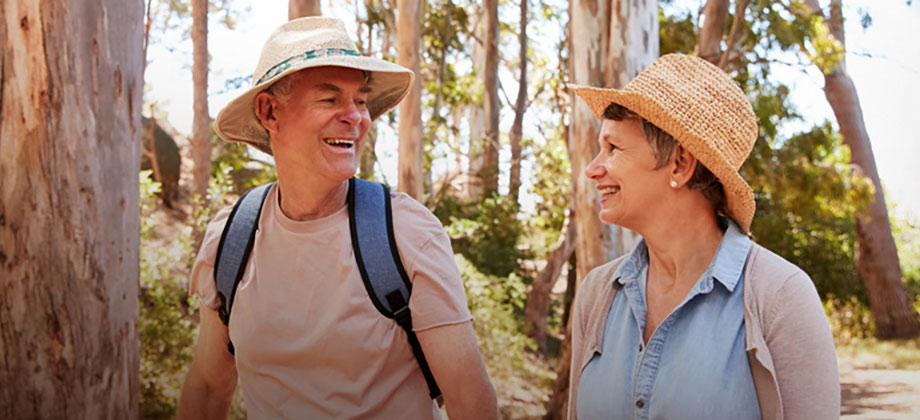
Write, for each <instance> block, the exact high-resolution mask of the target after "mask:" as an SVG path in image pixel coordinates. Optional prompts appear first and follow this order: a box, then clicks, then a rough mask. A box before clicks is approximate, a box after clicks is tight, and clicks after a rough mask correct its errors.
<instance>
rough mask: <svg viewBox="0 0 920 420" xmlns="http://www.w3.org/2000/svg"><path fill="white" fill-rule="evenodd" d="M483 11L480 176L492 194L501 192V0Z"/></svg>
mask: <svg viewBox="0 0 920 420" xmlns="http://www.w3.org/2000/svg"><path fill="white" fill-rule="evenodd" d="M482 8H483V11H485V18H486V37H485V39H484V40H483V43H484V44H485V45H484V46H485V52H486V60H485V68H484V69H483V80H484V82H485V92H484V94H483V97H482V103H483V110H484V112H485V123H486V132H485V136H484V137H483V143H482V167H481V168H480V176H479V178H480V179H481V180H482V193H483V195H485V196H490V195H492V194H493V193H495V192H498V151H499V149H500V145H499V134H498V110H499V107H500V105H499V103H498V33H499V22H498V0H484V1H483V6H482Z"/></svg>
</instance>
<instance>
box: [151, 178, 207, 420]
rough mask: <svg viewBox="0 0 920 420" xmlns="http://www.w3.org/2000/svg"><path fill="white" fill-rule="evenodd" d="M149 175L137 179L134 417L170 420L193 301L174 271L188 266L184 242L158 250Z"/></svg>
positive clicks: (186, 356) (189, 342) (189, 340)
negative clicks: (137, 311)
mask: <svg viewBox="0 0 920 420" xmlns="http://www.w3.org/2000/svg"><path fill="white" fill-rule="evenodd" d="M150 174H151V171H143V172H141V174H140V191H141V243H140V257H141V261H140V262H141V264H140V296H139V300H140V317H139V320H138V335H139V337H140V343H141V345H140V372H139V376H140V381H139V382H140V384H139V385H140V412H141V416H142V417H145V418H171V417H172V416H173V415H174V413H175V411H176V404H177V403H178V401H179V391H180V389H181V384H182V378H183V375H184V372H185V368H186V366H187V365H188V363H189V362H191V358H192V356H193V351H194V350H193V344H194V341H195V337H196V329H195V328H194V325H192V322H191V320H190V317H189V314H190V312H192V311H194V310H196V308H195V305H196V301H193V300H191V299H188V296H187V293H186V291H185V288H184V287H183V281H182V280H181V278H180V277H178V276H177V274H176V271H175V269H174V268H175V267H179V266H182V265H185V264H188V263H187V261H188V259H187V258H186V253H191V252H192V249H191V248H192V247H191V242H190V240H189V237H188V236H183V237H181V238H180V240H179V243H178V246H176V247H174V248H172V249H163V248H162V247H160V246H158V243H157V239H158V238H157V237H156V236H155V234H154V231H153V223H154V222H153V220H152V217H151V215H152V212H153V210H154V209H155V208H156V196H155V193H156V192H157V191H158V190H159V184H158V183H156V182H154V181H152V180H151V177H150Z"/></svg>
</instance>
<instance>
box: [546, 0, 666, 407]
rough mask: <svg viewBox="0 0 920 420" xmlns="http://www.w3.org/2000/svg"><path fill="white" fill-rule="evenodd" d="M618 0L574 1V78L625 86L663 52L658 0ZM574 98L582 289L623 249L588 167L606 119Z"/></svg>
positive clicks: (563, 380) (562, 393) (565, 372)
mask: <svg viewBox="0 0 920 420" xmlns="http://www.w3.org/2000/svg"><path fill="white" fill-rule="evenodd" d="M615 4H617V5H618V6H619V7H618V8H615V9H614V8H612V7H611V3H610V2H608V1H604V0H594V1H583V2H580V3H578V4H577V5H573V6H571V7H570V9H569V10H570V16H571V19H570V23H569V25H570V26H569V29H570V31H571V32H570V33H571V36H570V37H569V40H570V43H571V60H572V62H571V64H572V79H573V80H572V81H573V82H574V83H576V84H581V85H589V86H608V87H609V86H610V84H615V85H616V84H621V83H622V84H623V86H625V83H624V81H627V80H628V79H630V78H632V77H634V76H635V75H636V74H638V73H639V72H640V71H641V70H643V69H644V68H645V67H647V66H648V65H650V64H651V62H652V61H654V59H655V58H657V57H658V4H657V1H655V0H642V1H631V2H615ZM605 57H606V58H607V59H606V60H605ZM624 63H625V65H624ZM616 87H621V86H616ZM572 104H573V105H572V107H573V110H572V130H571V132H570V138H569V141H568V150H569V160H570V162H571V167H572V186H573V190H574V191H573V194H574V202H575V203H574V207H575V214H576V217H575V219H574V222H575V259H576V260H577V261H578V264H577V266H576V271H577V273H576V274H577V279H576V286H575V293H576V295H577V291H578V285H580V284H581V281H582V280H583V279H584V278H585V275H587V274H588V272H589V271H591V270H592V269H593V268H595V267H597V266H598V265H601V264H603V263H605V262H607V260H608V259H610V258H612V257H614V256H617V255H616V254H615V251H616V250H615V249H614V248H613V247H611V244H612V243H611V241H610V238H611V230H610V229H609V228H608V226H606V225H604V224H603V223H601V221H600V219H599V218H598V217H597V214H598V212H599V210H600V204H599V202H598V197H597V191H596V189H595V185H594V182H593V181H591V180H590V179H588V177H586V176H585V175H584V170H585V167H587V165H588V163H589V162H590V161H591V159H593V158H594V156H595V155H596V154H597V152H598V147H599V146H598V144H597V136H598V133H599V131H600V122H599V121H598V120H597V117H595V116H594V113H593V112H591V109H590V108H588V106H587V105H585V103H584V102H583V101H581V100H580V99H577V98H574V97H573V98H572ZM617 229H619V228H617ZM623 231H624V230H620V231H618V233H619V234H620V235H621V236H622V235H624V234H631V233H629V232H628V231H626V232H623ZM618 237H619V236H618ZM569 322H571V321H569ZM569 330H570V328H569V326H568V325H567V326H566V336H565V340H564V341H563V343H562V352H561V355H560V357H561V358H562V362H561V363H560V365H559V368H558V369H557V371H556V374H557V376H556V385H555V387H554V390H553V396H552V397H551V399H550V402H549V404H548V405H547V415H546V417H545V418H552V419H561V418H565V413H566V412H567V410H568V398H567V395H568V392H569V383H568V382H569V374H570V368H571V366H570V359H571V346H572V338H571V334H570V332H569Z"/></svg>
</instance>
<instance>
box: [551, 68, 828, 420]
mask: <svg viewBox="0 0 920 420" xmlns="http://www.w3.org/2000/svg"><path fill="white" fill-rule="evenodd" d="M571 88H572V89H573V90H574V92H575V93H576V94H577V95H578V96H579V97H580V98H581V99H582V100H584V102H585V103H586V104H587V105H588V106H589V107H590V108H591V109H592V110H593V111H594V113H595V114H596V115H597V116H598V118H601V120H602V121H603V123H602V125H601V131H600V135H599V136H598V142H599V143H600V152H599V153H598V155H597V157H596V158H595V159H594V160H593V161H592V162H591V163H590V164H589V165H588V167H587V169H586V170H585V175H586V176H588V177H589V178H591V179H592V180H594V181H595V182H596V183H597V191H598V193H599V194H600V197H601V204H600V206H601V209H600V215H599V216H600V218H601V220H602V221H603V222H605V223H610V224H616V225H619V226H622V227H625V228H629V229H632V230H634V231H636V232H637V233H639V234H640V235H642V238H643V239H642V240H641V241H640V242H639V243H638V245H636V247H635V249H633V251H632V252H631V253H630V254H628V255H625V256H623V257H621V258H618V259H616V260H614V261H611V262H609V263H607V264H604V265H602V266H600V267H597V268H595V269H594V270H593V271H591V273H590V274H588V276H587V277H586V278H585V280H584V283H583V286H581V287H580V289H579V290H578V297H577V298H576V301H575V305H574V312H573V325H572V371H571V372H572V373H571V382H570V385H571V394H570V397H569V418H570V419H574V418H582V419H597V418H634V419H648V418H654V419H758V418H767V419H782V418H788V419H822V418H836V417H838V416H839V413H840V383H839V379H838V376H837V359H836V353H835V351H834V342H833V338H832V337H831V332H830V328H829V326H828V323H827V319H826V318H825V315H824V311H823V309H822V306H821V302H820V300H819V298H818V294H817V292H816V291H815V288H814V285H813V284H812V282H811V280H810V279H809V277H808V275H807V274H805V272H803V271H802V270H801V269H799V268H798V267H796V266H795V265H793V264H791V263H789V262H787V261H786V260H784V259H783V258H781V257H779V256H777V255H776V254H774V253H772V252H770V251H768V250H766V249H764V248H762V247H761V246H759V245H757V244H756V243H754V242H752V241H751V239H750V238H749V229H750V226H751V220H752V219H753V217H754V195H753V193H752V191H751V188H750V187H749V186H748V185H747V183H746V182H745V181H744V180H743V179H742V178H741V176H740V175H739V174H738V168H740V167H741V164H742V163H743V162H744V160H745V159H746V158H747V156H748V154H749V153H750V151H751V148H752V147H753V145H754V141H755V140H756V138H757V122H756V118H755V116H754V112H753V110H752V109H751V105H750V103H749V102H748V101H747V99H746V98H745V96H744V94H743V93H742V91H741V89H740V88H739V87H738V86H737V85H736V84H735V82H734V81H732V79H731V78H729V77H728V75H726V74H725V73H724V72H722V71H721V70H719V69H718V68H717V67H715V66H713V65H711V64H710V63H708V62H706V61H704V60H702V59H699V58H697V57H693V56H687V55H680V54H671V55H666V56H664V57H661V58H659V59H658V60H657V61H656V62H655V63H654V64H652V66H651V67H649V68H648V69H646V70H645V71H643V72H642V73H640V74H639V75H638V76H637V77H636V78H635V79H634V80H633V81H632V82H630V83H629V85H627V86H626V88H625V89H623V90H614V89H598V88H592V87H582V86H571ZM777 175H778V176H781V175H780V174H777Z"/></svg>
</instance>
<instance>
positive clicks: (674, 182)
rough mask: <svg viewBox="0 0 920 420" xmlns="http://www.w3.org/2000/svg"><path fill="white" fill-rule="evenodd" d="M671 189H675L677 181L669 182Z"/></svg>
mask: <svg viewBox="0 0 920 420" xmlns="http://www.w3.org/2000/svg"><path fill="white" fill-rule="evenodd" d="M671 188H677V181H675V180H673V179H672V180H671Z"/></svg>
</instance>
